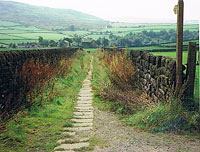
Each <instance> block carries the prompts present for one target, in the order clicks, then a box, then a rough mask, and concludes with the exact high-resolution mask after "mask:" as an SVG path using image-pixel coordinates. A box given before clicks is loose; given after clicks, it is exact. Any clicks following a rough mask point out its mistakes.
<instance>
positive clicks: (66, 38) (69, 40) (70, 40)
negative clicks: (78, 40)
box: [63, 37, 73, 46]
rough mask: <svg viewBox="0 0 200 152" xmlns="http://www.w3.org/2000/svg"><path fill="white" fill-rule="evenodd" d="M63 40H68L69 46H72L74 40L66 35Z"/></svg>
mask: <svg viewBox="0 0 200 152" xmlns="http://www.w3.org/2000/svg"><path fill="white" fill-rule="evenodd" d="M63 41H68V42H69V46H71V43H72V42H73V40H72V39H70V38H68V37H65V38H64V39H63Z"/></svg>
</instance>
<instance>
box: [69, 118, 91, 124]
mask: <svg viewBox="0 0 200 152" xmlns="http://www.w3.org/2000/svg"><path fill="white" fill-rule="evenodd" d="M72 121H74V122H83V123H84V122H85V123H89V122H93V119H72Z"/></svg>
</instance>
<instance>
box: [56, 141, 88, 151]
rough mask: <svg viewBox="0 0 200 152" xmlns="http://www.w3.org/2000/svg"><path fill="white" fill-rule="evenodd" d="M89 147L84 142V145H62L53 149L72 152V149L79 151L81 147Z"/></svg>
mask: <svg viewBox="0 0 200 152" xmlns="http://www.w3.org/2000/svg"><path fill="white" fill-rule="evenodd" d="M88 146H89V143H88V142H85V143H74V144H62V145H60V146H58V147H56V148H55V150H56V149H61V148H63V149H65V150H73V149H79V148H82V147H88Z"/></svg>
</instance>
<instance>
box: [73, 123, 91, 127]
mask: <svg viewBox="0 0 200 152" xmlns="http://www.w3.org/2000/svg"><path fill="white" fill-rule="evenodd" d="M73 126H74V127H92V126H93V123H74V124H73Z"/></svg>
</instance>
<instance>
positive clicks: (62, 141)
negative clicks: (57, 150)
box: [57, 138, 89, 144]
mask: <svg viewBox="0 0 200 152" xmlns="http://www.w3.org/2000/svg"><path fill="white" fill-rule="evenodd" d="M68 140H71V141H74V140H75V141H76V142H88V140H89V138H81V139H79V140H76V139H73V138H64V139H60V140H58V141H57V143H59V144H61V143H64V142H65V141H68Z"/></svg>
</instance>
